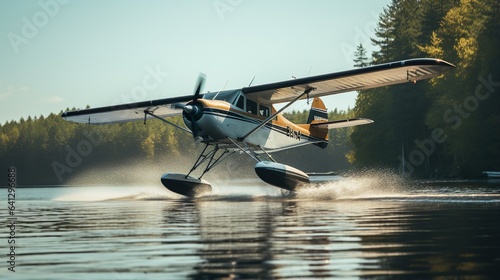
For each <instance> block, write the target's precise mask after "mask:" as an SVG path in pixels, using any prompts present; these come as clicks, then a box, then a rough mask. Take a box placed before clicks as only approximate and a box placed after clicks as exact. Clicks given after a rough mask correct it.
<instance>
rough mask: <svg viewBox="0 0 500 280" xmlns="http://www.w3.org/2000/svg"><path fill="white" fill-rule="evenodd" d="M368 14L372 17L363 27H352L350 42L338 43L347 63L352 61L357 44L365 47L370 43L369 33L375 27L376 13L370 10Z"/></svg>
mask: <svg viewBox="0 0 500 280" xmlns="http://www.w3.org/2000/svg"><path fill="white" fill-rule="evenodd" d="M370 15H371V16H372V17H373V20H371V21H368V22H367V23H366V24H365V26H364V28H363V29H361V28H359V27H358V26H355V27H354V32H353V34H354V37H353V38H352V44H351V43H346V42H342V43H340V49H341V51H342V54H343V55H344V58H345V60H346V62H347V63H352V58H353V57H354V53H355V52H356V48H357V46H359V45H360V44H362V45H363V46H364V47H365V48H366V46H369V45H371V44H372V41H371V38H370V35H369V34H372V33H373V31H374V30H375V29H376V28H377V23H378V14H377V13H376V12H373V11H372V12H371V13H370Z"/></svg>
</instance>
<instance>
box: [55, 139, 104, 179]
mask: <svg viewBox="0 0 500 280" xmlns="http://www.w3.org/2000/svg"><path fill="white" fill-rule="evenodd" d="M83 134H84V135H85V139H82V140H80V141H79V142H78V143H77V144H76V147H70V146H69V145H67V146H66V147H65V151H66V157H65V158H64V163H60V162H59V161H53V162H52V164H51V166H52V170H54V173H55V174H56V176H57V179H58V180H59V183H62V182H63V181H64V178H63V175H65V174H66V173H69V174H71V173H73V171H74V170H75V169H76V168H77V167H78V166H80V164H82V162H83V159H84V158H85V157H87V156H89V155H90V154H91V153H92V151H93V150H94V147H96V146H98V145H99V144H100V143H102V140H103V135H102V133H101V132H89V131H83Z"/></svg>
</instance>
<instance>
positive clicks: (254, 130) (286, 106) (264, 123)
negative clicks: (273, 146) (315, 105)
mask: <svg viewBox="0 0 500 280" xmlns="http://www.w3.org/2000/svg"><path fill="white" fill-rule="evenodd" d="M306 87H307V88H306V90H304V92H303V93H301V94H300V95H299V96H297V97H295V99H293V100H292V101H290V102H288V104H286V105H285V106H283V108H281V109H279V110H278V111H276V112H275V113H274V114H272V115H271V116H269V117H268V118H267V119H265V120H263V121H262V122H261V123H260V124H259V125H258V126H256V127H255V128H254V129H252V130H250V132H248V133H247V134H246V135H245V136H243V137H240V138H238V140H239V141H243V140H245V139H246V138H247V137H248V136H250V135H252V134H254V133H255V132H256V131H257V130H259V129H260V128H261V127H263V126H265V125H266V124H267V123H268V122H270V121H271V120H273V119H274V117H276V116H277V115H278V114H279V113H281V112H283V110H285V109H286V108H288V106H290V105H292V104H293V103H295V101H297V100H299V99H300V98H301V97H302V96H304V95H306V94H307V96H309V93H310V92H311V91H312V90H314V89H315V88H313V87H310V86H306Z"/></svg>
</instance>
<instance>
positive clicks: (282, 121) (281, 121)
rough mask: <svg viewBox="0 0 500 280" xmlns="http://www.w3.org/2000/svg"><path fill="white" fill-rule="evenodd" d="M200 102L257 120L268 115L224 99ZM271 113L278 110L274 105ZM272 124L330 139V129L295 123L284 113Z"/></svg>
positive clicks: (263, 118) (201, 100)
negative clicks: (248, 109)
mask: <svg viewBox="0 0 500 280" xmlns="http://www.w3.org/2000/svg"><path fill="white" fill-rule="evenodd" d="M198 101H199V102H201V103H202V104H203V107H204V108H207V109H218V110H221V111H226V112H231V113H235V114H239V115H242V116H245V117H247V118H250V119H253V120H256V121H259V122H261V121H264V120H265V119H267V116H261V115H255V114H252V113H250V112H245V111H244V110H242V109H239V108H234V107H233V106H231V105H230V104H229V103H228V102H226V101H222V100H208V99H199V100H198ZM271 111H272V112H271V113H272V114H274V113H275V112H276V109H275V108H274V106H272V107H271ZM271 124H272V125H275V126H279V127H282V128H284V129H286V130H289V131H291V132H298V133H300V134H301V135H304V136H310V137H315V138H319V139H323V140H325V141H328V129H319V128H314V127H312V128H311V126H310V125H309V124H295V123H293V122H291V121H289V120H288V119H286V118H285V117H284V116H283V115H281V114H278V115H277V116H276V117H275V118H274V119H273V120H272V121H271Z"/></svg>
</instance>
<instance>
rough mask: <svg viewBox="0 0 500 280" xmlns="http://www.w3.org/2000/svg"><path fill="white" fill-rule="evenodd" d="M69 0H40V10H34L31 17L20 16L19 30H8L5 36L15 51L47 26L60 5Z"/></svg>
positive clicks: (58, 10) (17, 51) (57, 12)
mask: <svg viewBox="0 0 500 280" xmlns="http://www.w3.org/2000/svg"><path fill="white" fill-rule="evenodd" d="M68 2H69V0H40V1H38V6H39V7H40V10H38V11H36V12H35V13H34V14H33V15H32V16H31V18H27V17H23V18H21V21H22V26H21V32H20V33H19V34H18V33H14V32H9V34H7V38H8V39H9V42H10V45H11V46H12V49H13V50H14V52H15V53H19V51H20V49H19V48H20V47H21V45H27V44H28V43H29V42H30V40H31V39H33V38H35V37H36V36H37V35H38V33H40V29H42V28H44V27H45V26H47V24H48V23H49V21H50V19H51V18H54V17H55V16H56V15H57V14H59V12H60V10H61V5H66V4H68Z"/></svg>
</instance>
